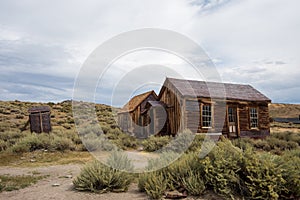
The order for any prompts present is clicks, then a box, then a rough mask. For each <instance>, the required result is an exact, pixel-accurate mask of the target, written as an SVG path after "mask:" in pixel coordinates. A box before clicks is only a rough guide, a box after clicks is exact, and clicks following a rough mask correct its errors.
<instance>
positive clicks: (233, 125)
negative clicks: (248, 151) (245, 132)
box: [228, 107, 238, 137]
mask: <svg viewBox="0 0 300 200" xmlns="http://www.w3.org/2000/svg"><path fill="white" fill-rule="evenodd" d="M228 129H229V130H228V131H229V137H237V136H238V134H237V113H236V108H235V107H228Z"/></svg>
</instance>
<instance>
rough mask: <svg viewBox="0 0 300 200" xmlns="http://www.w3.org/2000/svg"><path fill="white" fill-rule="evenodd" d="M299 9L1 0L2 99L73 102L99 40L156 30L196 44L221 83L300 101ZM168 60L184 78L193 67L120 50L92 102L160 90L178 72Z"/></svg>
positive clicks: (234, 2) (231, 2)
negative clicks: (214, 69) (123, 54)
mask: <svg viewBox="0 0 300 200" xmlns="http://www.w3.org/2000/svg"><path fill="white" fill-rule="evenodd" d="M299 8H300V1H297V0H289V1H280V0H264V1H261V0H164V1H161V0H151V1H147V0H131V1H125V0H105V1H104V0H87V1H79V0H64V1H61V0H51V1H50V0H49V1H46V0H41V1H37V0H35V1H33V0H23V1H19V0H3V1H0V71H1V76H0V92H1V96H0V100H21V101H38V102H50V101H52V102H59V101H63V100H68V99H72V98H73V95H74V94H73V87H74V83H75V81H76V80H77V77H78V75H79V74H80V70H81V69H82V66H83V65H84V63H85V62H86V60H87V59H88V58H89V56H90V55H91V54H92V52H93V51H94V50H95V49H96V48H97V47H98V46H99V45H101V44H102V43H104V42H105V41H107V40H109V39H111V38H113V37H114V36H117V35H119V34H121V33H124V32H127V31H132V30H137V29H142V28H157V29H167V30H171V31H174V32H177V33H180V34H182V35H185V36H186V37H188V38H190V39H191V40H193V41H195V42H196V43H198V44H199V45H200V46H201V48H202V49H203V50H204V51H205V52H206V54H207V55H208V56H209V58H210V59H211V60H212V61H213V63H214V66H215V68H216V70H217V71H218V73H219V75H220V77H221V79H222V81H223V82H230V83H241V84H250V85H252V86H253V87H255V88H256V89H258V90H259V91H261V92H262V93H263V94H265V95H266V96H267V97H269V98H270V99H271V100H272V102H274V103H300V92H299V91H300V84H299V82H300V81H299V77H300V67H299V66H300V56H299V52H300V37H299V35H300V12H299ZM166 66H168V67H170V66H172V68H176V66H180V69H184V70H183V72H182V71H179V72H178V73H179V75H181V73H184V72H186V71H189V68H190V66H189V65H188V63H186V62H184V61H183V60H182V59H180V58H178V56H175V55H172V54H170V53H166V52H159V51H150V50H149V51H139V52H131V53H129V54H128V55H125V56H123V57H120V58H119V59H118V60H116V61H115V62H113V63H112V65H111V68H110V69H111V73H108V75H107V76H106V79H103V80H102V82H103V81H104V84H103V83H102V85H101V84H100V85H98V86H97V88H96V90H95V101H96V102H98V103H105V104H111V103H112V93H114V92H113V91H116V93H117V94H118V95H117V96H118V97H117V98H114V99H117V100H118V101H116V102H115V104H116V105H122V104H124V103H126V101H128V99H129V98H130V96H132V95H134V94H136V93H139V92H143V91H146V90H149V89H154V90H156V91H157V92H158V90H159V88H160V86H161V84H163V80H164V78H165V76H173V75H174V76H176V74H174V73H173V71H172V72H171V71H170V68H168V67H166ZM124 69H126V70H124ZM154 69H155V70H154ZM178 69H179V68H178ZM114 70H115V71H114ZM154 71H155V72H157V71H159V72H160V73H154ZM169 72H170V73H169ZM141 73H146V74H147V76H146V77H147V82H146V83H145V84H143V80H144V81H145V80H146V79H143V78H140V79H138V77H139V75H140V74H141ZM192 74H193V73H192V72H191V73H190V75H192ZM144 77H145V76H144ZM191 78H193V77H192V76H191ZM135 79H138V80H139V81H138V82H136V83H134V84H136V85H130V83H131V82H130V80H135ZM126 80H127V81H126ZM150 80H153V81H152V82H151V81H150ZM116 86H118V87H116ZM129 88H130V90H129ZM126 89H127V90H126ZM114 94H115V93H114Z"/></svg>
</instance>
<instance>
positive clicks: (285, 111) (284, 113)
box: [269, 103, 300, 118]
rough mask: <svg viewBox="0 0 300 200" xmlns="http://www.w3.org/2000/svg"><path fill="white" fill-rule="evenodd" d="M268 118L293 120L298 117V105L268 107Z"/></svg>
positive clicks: (273, 104)
mask: <svg viewBox="0 0 300 200" xmlns="http://www.w3.org/2000/svg"><path fill="white" fill-rule="evenodd" d="M269 112H270V117H282V118H295V117H299V115H300V105H299V104H277V103H272V104H270V105H269Z"/></svg>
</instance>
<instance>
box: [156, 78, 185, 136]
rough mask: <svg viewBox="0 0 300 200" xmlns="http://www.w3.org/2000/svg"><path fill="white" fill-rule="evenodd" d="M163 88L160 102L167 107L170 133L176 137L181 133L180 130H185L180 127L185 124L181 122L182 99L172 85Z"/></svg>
mask: <svg viewBox="0 0 300 200" xmlns="http://www.w3.org/2000/svg"><path fill="white" fill-rule="evenodd" d="M163 87H165V88H164V90H163V92H162V94H161V96H160V99H159V100H160V101H162V102H164V103H165V104H166V105H167V115H168V118H169V119H168V120H169V131H170V134H171V135H175V134H176V133H177V132H178V131H180V130H179V129H181V130H183V127H180V126H181V125H182V124H183V123H182V122H181V113H182V110H181V109H182V108H181V104H180V100H181V97H180V96H179V94H178V93H177V92H176V90H175V89H174V88H173V87H172V86H171V85H170V84H167V85H164V86H163Z"/></svg>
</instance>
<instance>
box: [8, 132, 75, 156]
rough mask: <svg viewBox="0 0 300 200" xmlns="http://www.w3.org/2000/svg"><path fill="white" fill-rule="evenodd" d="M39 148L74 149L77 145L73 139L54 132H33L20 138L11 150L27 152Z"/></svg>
mask: <svg viewBox="0 0 300 200" xmlns="http://www.w3.org/2000/svg"><path fill="white" fill-rule="evenodd" d="M39 149H47V150H50V151H65V150H74V149H75V146H74V143H73V142H72V140H70V139H68V138H64V137H59V136H57V135H54V134H46V133H42V134H35V133H32V134H30V135H28V136H26V137H24V138H22V139H20V140H19V141H18V142H17V143H16V144H15V145H14V146H12V147H11V148H10V150H11V151H12V152H14V153H25V152H30V151H35V150H39Z"/></svg>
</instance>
